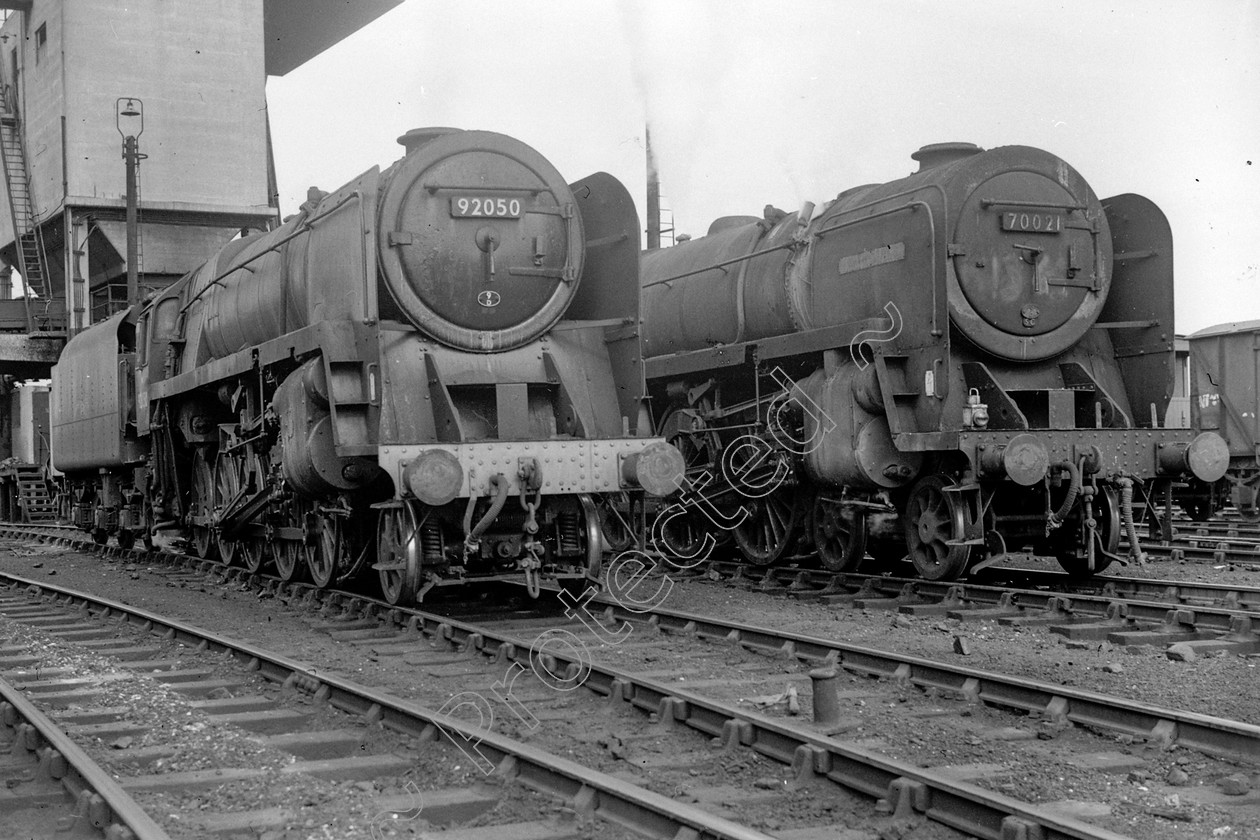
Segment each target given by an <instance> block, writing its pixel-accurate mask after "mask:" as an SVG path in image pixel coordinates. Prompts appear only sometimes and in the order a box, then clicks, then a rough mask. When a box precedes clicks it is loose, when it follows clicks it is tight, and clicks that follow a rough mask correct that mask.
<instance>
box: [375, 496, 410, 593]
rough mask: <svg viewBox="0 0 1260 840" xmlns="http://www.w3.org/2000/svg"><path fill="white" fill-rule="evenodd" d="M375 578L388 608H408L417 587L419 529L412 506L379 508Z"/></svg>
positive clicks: (406, 503) (406, 502) (399, 504)
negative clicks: (392, 605)
mask: <svg viewBox="0 0 1260 840" xmlns="http://www.w3.org/2000/svg"><path fill="white" fill-rule="evenodd" d="M376 559H377V574H379V575H380V580H381V592H382V593H383V594H384V595H385V600H386V601H388V602H389V603H391V604H410V603H412V602H413V601H414V600H415V598H416V590H417V589H418V588H419V586H420V525H419V522H418V520H417V516H416V507H415V503H414V502H408V501H403V502H399V503H398V507H388V508H382V509H381V514H380V517H379V518H378V519H377V524H376Z"/></svg>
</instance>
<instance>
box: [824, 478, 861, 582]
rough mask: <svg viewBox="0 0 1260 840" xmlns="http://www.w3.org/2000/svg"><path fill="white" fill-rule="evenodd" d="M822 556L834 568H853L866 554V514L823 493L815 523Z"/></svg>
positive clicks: (837, 570) (848, 570)
mask: <svg viewBox="0 0 1260 840" xmlns="http://www.w3.org/2000/svg"><path fill="white" fill-rule="evenodd" d="M811 527H812V531H813V534H812V536H813V538H814V547H815V548H817V549H818V560H819V562H820V563H822V567H823V568H824V569H826V570H828V571H831V572H852V571H855V570H856V569H857V568H858V566H860V565H861V563H862V558H863V557H864V556H865V555H866V517H865V516H862V515H860V514H858V513H856V512H855V511H854V509H853V507H852V506H851V505H850V506H849V507H848V508H847V509H846V508H845V507H843V506H841V505H840V504H839V503H838V502H834V501H832V500H830V499H827V498H825V497H824V496H822V495H819V496H818V497H817V498H816V499H815V500H814V515H813V517H812V523H811Z"/></svg>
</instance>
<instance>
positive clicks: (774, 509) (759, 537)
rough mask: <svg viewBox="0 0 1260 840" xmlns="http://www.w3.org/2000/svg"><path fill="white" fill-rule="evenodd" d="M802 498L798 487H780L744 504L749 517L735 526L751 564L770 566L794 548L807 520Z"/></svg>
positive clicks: (736, 542)
mask: <svg viewBox="0 0 1260 840" xmlns="http://www.w3.org/2000/svg"><path fill="white" fill-rule="evenodd" d="M802 496H803V494H802V493H801V492H800V490H799V489H798V488H796V487H780V488H779V489H777V490H774V491H773V492H771V493H768V494H766V495H765V496H763V497H761V498H759V499H746V500H744V508H745V510H747V511H748V516H747V517H746V518H745V519H744V520H743V521H742V522H740V523H739V524H738V525H736V526H735V544H736V545H738V546H739V550H740V552H741V553H742V554H743V555H744V557H745V558H747V559H748V561H749V562H750V563H754V564H756V565H758V566H769V565H770V564H771V563H774V562H776V561H778V560H779V559H780V558H782V557H783V555H784V554H785V553H786V552H787V550H788V549H789V548H791V546H792V543H794V542H795V541H796V537H797V531H798V529H799V526H800V524H801V520H802V519H803V518H804V513H805V511H804V508H805V502H804V499H803V498H802Z"/></svg>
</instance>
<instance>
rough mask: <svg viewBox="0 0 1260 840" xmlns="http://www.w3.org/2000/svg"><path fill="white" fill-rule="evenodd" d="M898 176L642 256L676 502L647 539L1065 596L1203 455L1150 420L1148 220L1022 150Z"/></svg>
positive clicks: (1160, 384) (1207, 454)
mask: <svg viewBox="0 0 1260 840" xmlns="http://www.w3.org/2000/svg"><path fill="white" fill-rule="evenodd" d="M912 157H913V158H914V159H915V160H917V161H918V162H919V164H920V167H919V169H918V171H917V172H915V173H914V174H911V175H909V176H908V177H905V178H901V179H899V180H895V181H890V182H888V183H885V184H875V185H865V186H860V187H855V188H853V189H849V190H846V191H844V192H842V193H840V194H839V195H838V196H837V197H836V199H835V200H834V201H831V202H829V203H827V204H826V205H825V206H824V207H823V208H822V209H821V210H820V211H818V212H815V211H814V208H813V207H812V205H806V207H805V208H803V209H802V210H801V211H800V212H799V213H795V214H792V213H784V212H782V211H775V210H774V209H773V208H770V207H767V210H766V212H765V213H764V214H763V217H762V218H756V217H728V218H724V219H719V220H718V221H717V222H715V223H714V224H713V226H712V227H711V228H710V230H709V232H708V235H706V236H704V237H702V238H698V239H696V240H693V241H688V242H685V243H682V244H678V245H676V246H674V247H669V248H665V249H660V250H655V251H650V252H647V253H646V254H645V255H644V257H643V262H642V271H641V283H642V287H643V296H644V304H643V305H644V332H643V339H644V354H645V356H647V357H648V358H647V361H646V368H647V373H648V383H649V384H648V387H649V391H650V393H651V396H652V398H653V404H654V406H656V407H657V408H659V409H661V413H660V416H659V418H658V423H659V425H658V431H659V432H660V433H661V434H662V435H663V436H665V437H666V438H667V439H668V440H670V441H673V442H674V443H676V444H677V445H678V447H679V448H680V449H681V450H682V451H683V454H684V457H685V459H686V462H687V475H686V485H687V486H686V495H685V496H684V500H685V501H688V503H687V504H679V505H675V506H673V509H672V510H667V512H666V514H664V515H663V517H662V520H658V526H659V527H657V528H656V530H655V531H654V541H655V542H656V544H657V545H658V546H660V547H662V548H663V550H665V551H667V552H668V553H670V554H671V555H673V556H675V557H679V558H685V559H686V560H687V561H688V562H694V560H695V559H696V558H699V557H700V556H702V555H703V554H705V553H706V552H707V551H709V550H711V548H712V546H713V545H714V544H716V543H717V541H718V539H719V538H721V537H724V536H729V537H733V539H734V541H735V543H736V544H737V545H738V547H739V549H740V551H741V552H742V553H743V555H744V556H745V557H746V558H748V559H749V560H750V561H753V562H756V563H763V564H768V563H772V562H775V561H777V560H779V559H780V558H782V557H785V556H791V555H792V554H794V553H798V552H799V551H801V550H802V549H803V548H807V547H808V544H809V543H812V545H813V547H814V548H815V549H816V550H817V552H818V555H819V558H820V560H821V562H822V564H823V565H824V566H825V567H826V568H829V569H835V570H849V569H853V568H856V567H857V566H858V565H859V564H860V563H862V562H863V560H864V557H865V556H866V554H867V553H868V552H869V554H870V555H871V556H872V557H874V558H876V559H877V560H880V561H883V562H885V563H887V562H891V561H892V560H894V559H897V558H901V557H903V556H905V555H908V556H909V559H910V560H911V561H912V562H913V564H914V567H915V568H916V570H917V572H918V573H919V574H920V575H921V576H922V577H924V578H928V579H933V580H937V579H954V578H958V577H959V576H961V575H964V574H966V573H968V572H971V571H975V570H977V569H979V568H982V567H984V566H986V565H989V564H992V563H995V562H998V561H1000V560H1002V559H1003V558H1005V557H1006V556H1007V555H1008V554H1009V553H1014V552H1020V551H1035V552H1037V553H1040V554H1044V555H1052V556H1054V557H1056V558H1057V559H1058V561H1059V563H1060V564H1061V565H1062V567H1063V568H1064V569H1065V570H1067V571H1068V572H1070V573H1074V574H1080V575H1088V574H1093V573H1096V572H1100V571H1102V570H1103V569H1105V568H1107V566H1108V565H1109V564H1111V563H1112V562H1116V561H1118V562H1121V563H1123V562H1127V561H1128V560H1129V559H1132V558H1133V557H1134V556H1136V554H1137V552H1138V551H1140V547H1139V543H1138V541H1137V535H1136V533H1135V532H1134V519H1135V517H1137V518H1140V517H1141V516H1143V515H1147V516H1153V517H1158V516H1164V517H1166V516H1167V514H1168V513H1169V512H1170V510H1171V505H1172V501H1171V497H1170V494H1169V490H1170V489H1171V486H1172V483H1173V482H1175V481H1177V480H1179V479H1181V478H1183V477H1189V478H1194V479H1197V480H1199V481H1204V482H1214V481H1216V480H1218V479H1219V478H1221V476H1222V474H1223V473H1224V471H1225V469H1226V467H1227V465H1228V462H1229V452H1228V450H1227V449H1226V446H1225V443H1224V441H1223V440H1222V439H1221V437H1220V436H1219V435H1217V434H1216V433H1214V432H1211V431H1205V432H1195V431H1191V430H1186V429H1172V428H1161V425H1160V417H1161V416H1162V415H1163V413H1164V412H1165V410H1166V407H1167V404H1168V400H1169V398H1170V396H1171V393H1172V385H1173V381H1174V367H1173V366H1174V344H1173V339H1174V335H1173V305H1172V302H1173V297H1172V293H1173V277H1172V238H1171V233H1170V231H1169V227H1168V223H1167V221H1166V219H1165V218H1164V215H1163V214H1162V213H1161V212H1160V210H1159V208H1158V207H1157V206H1156V205H1154V204H1153V203H1152V202H1150V201H1149V200H1147V199H1145V198H1143V197H1141V196H1137V195H1132V194H1127V195H1119V196H1115V197H1113V198H1108V199H1105V200H1102V201H1100V200H1099V199H1098V198H1097V197H1096V196H1095V194H1094V192H1093V191H1092V190H1091V188H1090V187H1089V185H1088V184H1087V183H1086V182H1085V180H1084V179H1083V178H1082V177H1081V176H1080V175H1079V174H1078V173H1077V172H1076V170H1074V169H1073V168H1072V167H1071V166H1069V165H1068V164H1067V163H1066V162H1065V161H1063V160H1061V159H1059V158H1058V157H1055V156H1054V155H1051V154H1049V153H1047V152H1044V151H1041V150H1038V149H1034V148H1028V147H1022V146H1008V147H1003V148H997V149H993V150H989V151H985V150H983V149H981V148H979V147H977V146H974V145H972V144H969V143H941V144H934V145H930V146H926V147H924V148H922V149H920V150H919V151H918V152H916V153H915V154H914V155H912ZM697 312H704V313H706V315H707V317H704V318H697V317H694V315H693V313H697ZM1161 504H1162V505H1163V507H1162V508H1161V507H1160V505H1161ZM1161 510H1162V511H1163V513H1160V511H1161ZM1123 531H1127V532H1128V537H1129V540H1130V545H1131V547H1132V548H1131V549H1130V554H1129V555H1128V556H1122V555H1121V553H1120V550H1119V541H1120V538H1121V534H1122V532H1123Z"/></svg>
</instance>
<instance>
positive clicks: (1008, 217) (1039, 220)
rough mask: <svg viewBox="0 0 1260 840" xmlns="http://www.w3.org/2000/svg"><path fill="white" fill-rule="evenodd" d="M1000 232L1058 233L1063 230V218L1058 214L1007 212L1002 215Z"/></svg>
mask: <svg viewBox="0 0 1260 840" xmlns="http://www.w3.org/2000/svg"><path fill="white" fill-rule="evenodd" d="M1002 230H1015V231H1019V232H1020V233H1058V232H1059V231H1061V230H1063V216H1062V214H1059V213H1021V212H1016V211H1011V210H1007V211H1006V212H1004V213H1003V214H1002Z"/></svg>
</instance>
